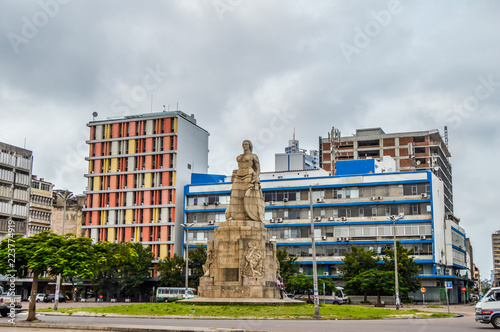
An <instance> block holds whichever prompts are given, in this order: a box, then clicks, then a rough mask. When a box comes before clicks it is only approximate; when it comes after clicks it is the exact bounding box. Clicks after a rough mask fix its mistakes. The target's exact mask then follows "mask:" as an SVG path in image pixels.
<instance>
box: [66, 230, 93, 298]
mask: <svg viewBox="0 0 500 332" xmlns="http://www.w3.org/2000/svg"><path fill="white" fill-rule="evenodd" d="M64 238H65V239H66V245H65V246H64V247H63V248H61V251H60V263H61V265H62V267H61V268H62V271H63V272H62V273H61V275H62V276H63V277H64V278H66V279H68V280H69V281H70V282H71V285H72V289H75V278H81V279H91V278H92V277H93V276H94V272H95V255H94V250H93V246H92V240H91V239H90V238H86V237H82V236H80V237H76V236H75V235H74V234H66V235H65V236H64ZM73 299H75V294H73Z"/></svg>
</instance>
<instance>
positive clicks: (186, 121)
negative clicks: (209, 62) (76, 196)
mask: <svg viewBox="0 0 500 332" xmlns="http://www.w3.org/2000/svg"><path fill="white" fill-rule="evenodd" d="M87 126H88V127H89V128H90V140H88V141H87V143H88V144H89V146H90V149H89V156H88V157H87V158H86V160H88V162H89V168H88V174H86V175H85V177H87V178H88V186H87V190H86V191H85V192H84V193H85V194H86V195H87V203H86V207H85V208H84V209H83V212H84V213H85V221H84V225H83V226H82V230H83V232H84V234H85V236H87V237H90V238H92V239H93V240H94V241H96V242H97V241H110V242H140V243H142V244H144V245H151V246H152V248H153V253H154V256H155V258H156V260H158V259H161V258H164V257H167V256H169V257H170V256H173V254H174V252H177V253H180V252H181V248H180V246H179V248H177V247H176V246H175V244H176V243H181V241H182V227H181V226H180V223H181V221H182V215H183V197H184V191H183V188H184V185H186V184H188V183H189V181H190V178H191V173H192V172H200V173H206V172H207V170H208V136H209V134H208V132H207V131H206V130H204V129H203V128H201V127H199V126H198V125H197V124H196V120H195V118H194V115H191V116H189V115H187V114H185V113H183V112H180V111H175V112H160V113H149V114H141V115H130V116H122V117H115V118H108V119H107V120H98V121H97V120H96V121H92V122H90V123H88V124H87ZM176 226H177V227H176Z"/></svg>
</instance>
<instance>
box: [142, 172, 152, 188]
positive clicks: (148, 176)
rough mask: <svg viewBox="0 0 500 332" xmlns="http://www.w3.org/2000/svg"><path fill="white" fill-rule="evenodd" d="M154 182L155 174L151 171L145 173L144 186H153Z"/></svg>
mask: <svg viewBox="0 0 500 332" xmlns="http://www.w3.org/2000/svg"><path fill="white" fill-rule="evenodd" d="M152 183H153V176H152V175H151V173H145V174H144V187H146V188H150V187H152Z"/></svg>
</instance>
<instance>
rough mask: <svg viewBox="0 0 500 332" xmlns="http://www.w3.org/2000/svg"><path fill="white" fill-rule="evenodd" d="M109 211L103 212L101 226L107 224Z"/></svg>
mask: <svg viewBox="0 0 500 332" xmlns="http://www.w3.org/2000/svg"><path fill="white" fill-rule="evenodd" d="M107 212H108V211H101V225H104V224H106V214H107Z"/></svg>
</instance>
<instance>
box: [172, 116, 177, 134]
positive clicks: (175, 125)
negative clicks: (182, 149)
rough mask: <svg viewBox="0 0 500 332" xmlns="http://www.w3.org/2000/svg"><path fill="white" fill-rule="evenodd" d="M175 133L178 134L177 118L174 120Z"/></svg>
mask: <svg viewBox="0 0 500 332" xmlns="http://www.w3.org/2000/svg"><path fill="white" fill-rule="evenodd" d="M173 120H174V133H176V132H177V118H174V119H173Z"/></svg>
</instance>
